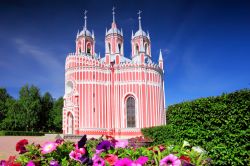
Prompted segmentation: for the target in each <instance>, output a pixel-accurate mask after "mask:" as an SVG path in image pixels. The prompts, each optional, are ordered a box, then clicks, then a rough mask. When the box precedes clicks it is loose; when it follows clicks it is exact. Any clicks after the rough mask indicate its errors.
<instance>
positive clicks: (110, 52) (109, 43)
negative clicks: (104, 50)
mask: <svg viewBox="0 0 250 166" xmlns="http://www.w3.org/2000/svg"><path fill="white" fill-rule="evenodd" d="M108 47H109V53H111V46H110V43H109V44H108Z"/></svg>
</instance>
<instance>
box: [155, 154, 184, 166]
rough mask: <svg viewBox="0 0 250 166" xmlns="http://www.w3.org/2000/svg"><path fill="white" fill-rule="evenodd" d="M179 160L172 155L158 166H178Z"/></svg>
mask: <svg viewBox="0 0 250 166" xmlns="http://www.w3.org/2000/svg"><path fill="white" fill-rule="evenodd" d="M180 165H181V160H179V159H178V157H176V156H175V155H173V154H170V155H168V156H167V157H165V158H163V159H162V160H161V161H160V166H180Z"/></svg>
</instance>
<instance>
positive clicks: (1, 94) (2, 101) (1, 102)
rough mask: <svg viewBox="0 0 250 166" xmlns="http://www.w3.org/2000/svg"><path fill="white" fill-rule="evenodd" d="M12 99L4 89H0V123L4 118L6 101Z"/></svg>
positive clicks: (6, 109)
mask: <svg viewBox="0 0 250 166" xmlns="http://www.w3.org/2000/svg"><path fill="white" fill-rule="evenodd" d="M8 99H12V97H11V96H10V95H9V94H8V92H7V90H6V89H5V88H0V123H1V122H2V121H3V119H4V118H5V117H6V114H7V111H8V108H7V106H6V101H7V100H8Z"/></svg>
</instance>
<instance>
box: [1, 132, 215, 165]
mask: <svg viewBox="0 0 250 166" xmlns="http://www.w3.org/2000/svg"><path fill="white" fill-rule="evenodd" d="M146 141H148V142H149V140H147V139H143V138H142V137H140V138H136V139H130V140H129V141H128V140H116V139H114V138H113V137H110V136H105V139H104V138H103V137H101V138H99V139H94V138H92V139H90V140H87V137H86V135H85V136H83V137H82V138H81V140H80V141H78V142H77V143H74V142H71V141H65V140H63V139H58V140H56V141H55V142H46V143H44V144H43V145H39V144H34V143H32V144H28V141H27V140H26V139H23V140H20V141H19V142H18V143H17V144H16V150H17V151H18V152H19V153H20V155H19V156H18V157H17V158H16V157H15V156H10V158H9V159H8V160H7V161H4V160H2V161H1V162H0V166H9V165H12V166H23V165H27V166H40V165H50V166H70V165H72V166H73V165H75V166H79V165H93V166H104V165H107V166H113V165H114V166H143V165H160V166H168V165H172V166H179V165H185V166H188V165H189V166H192V165H210V164H211V161H210V159H209V158H208V157H207V155H206V151H205V150H203V149H202V148H200V147H191V146H190V145H189V143H188V142H185V141H184V144H183V145H182V146H178V145H175V146H174V145H167V144H165V145H158V146H151V147H145V146H141V147H139V146H134V145H132V146H131V145H129V142H146Z"/></svg>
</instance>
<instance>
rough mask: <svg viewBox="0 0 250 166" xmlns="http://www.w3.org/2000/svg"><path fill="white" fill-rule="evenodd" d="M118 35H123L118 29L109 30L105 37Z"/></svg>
mask: <svg viewBox="0 0 250 166" xmlns="http://www.w3.org/2000/svg"><path fill="white" fill-rule="evenodd" d="M114 33H115V34H119V35H121V36H122V35H123V34H122V32H121V31H120V30H119V29H118V28H110V29H109V30H108V32H107V33H106V36H107V35H109V34H114Z"/></svg>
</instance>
